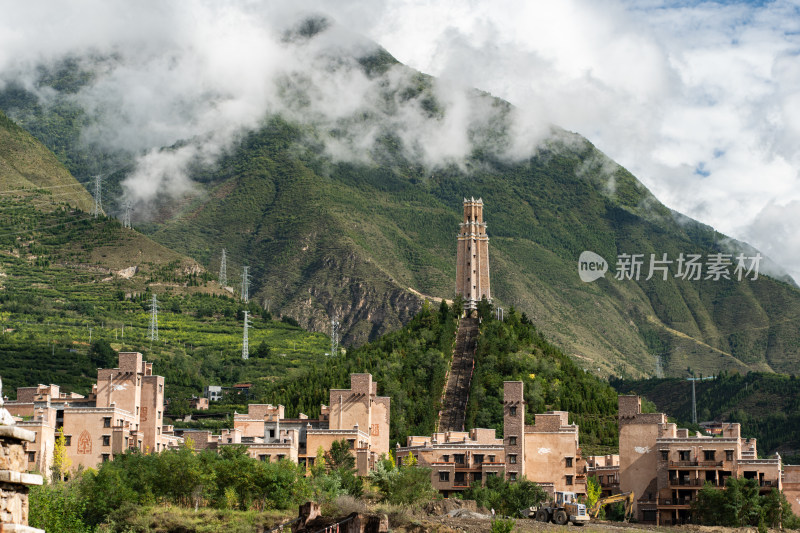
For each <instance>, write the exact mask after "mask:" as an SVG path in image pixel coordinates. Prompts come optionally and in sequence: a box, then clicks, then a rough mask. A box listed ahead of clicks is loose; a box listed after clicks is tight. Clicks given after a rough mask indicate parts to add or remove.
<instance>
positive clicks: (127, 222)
mask: <svg viewBox="0 0 800 533" xmlns="http://www.w3.org/2000/svg"><path fill="white" fill-rule="evenodd" d="M132 209H133V204H131V203H130V202H125V214H124V215H123V217H122V227H123V228H128V229H130V227H131V210H132Z"/></svg>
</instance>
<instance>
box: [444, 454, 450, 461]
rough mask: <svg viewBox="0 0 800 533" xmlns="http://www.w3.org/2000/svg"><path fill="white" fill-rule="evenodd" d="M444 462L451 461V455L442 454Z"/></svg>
mask: <svg viewBox="0 0 800 533" xmlns="http://www.w3.org/2000/svg"><path fill="white" fill-rule="evenodd" d="M442 462H444V463H449V462H450V456H449V455H443V456H442Z"/></svg>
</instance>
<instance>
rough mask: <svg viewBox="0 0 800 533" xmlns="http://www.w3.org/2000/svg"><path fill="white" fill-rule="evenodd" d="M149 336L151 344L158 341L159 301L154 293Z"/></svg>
mask: <svg viewBox="0 0 800 533" xmlns="http://www.w3.org/2000/svg"><path fill="white" fill-rule="evenodd" d="M148 336H149V337H150V342H152V341H157V340H158V300H156V294H155V293H153V301H152V302H151V304H150V331H149V334H148Z"/></svg>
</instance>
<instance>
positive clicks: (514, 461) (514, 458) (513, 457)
mask: <svg viewBox="0 0 800 533" xmlns="http://www.w3.org/2000/svg"><path fill="white" fill-rule="evenodd" d="M508 462H509V464H512V465H515V464H517V456H516V455H514V454H511V455H509V456H508Z"/></svg>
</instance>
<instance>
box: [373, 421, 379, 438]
mask: <svg viewBox="0 0 800 533" xmlns="http://www.w3.org/2000/svg"><path fill="white" fill-rule="evenodd" d="M380 434H381V426H380V424H372V435H373V436H374V437H377V436H379V435H380Z"/></svg>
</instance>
